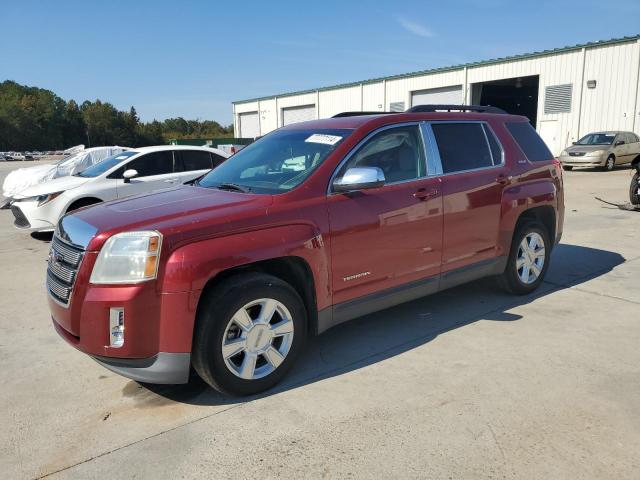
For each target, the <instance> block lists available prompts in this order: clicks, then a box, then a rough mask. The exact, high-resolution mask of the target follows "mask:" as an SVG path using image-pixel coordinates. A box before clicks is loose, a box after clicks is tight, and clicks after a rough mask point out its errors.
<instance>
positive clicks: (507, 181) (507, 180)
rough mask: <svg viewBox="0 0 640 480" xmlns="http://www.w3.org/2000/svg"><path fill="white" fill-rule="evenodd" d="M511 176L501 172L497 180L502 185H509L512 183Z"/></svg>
mask: <svg viewBox="0 0 640 480" xmlns="http://www.w3.org/2000/svg"><path fill="white" fill-rule="evenodd" d="M511 178H512V177H510V176H509V177H507V176H506V175H505V174H503V173H501V174H500V175H498V178H496V182H497V183H499V184H500V185H508V184H510V183H511Z"/></svg>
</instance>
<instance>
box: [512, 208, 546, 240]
mask: <svg viewBox="0 0 640 480" xmlns="http://www.w3.org/2000/svg"><path fill="white" fill-rule="evenodd" d="M531 220H532V221H537V222H539V223H541V224H542V225H543V226H544V227H545V229H546V230H547V233H548V234H549V240H550V241H551V245H550V248H553V245H554V243H555V242H554V240H555V238H556V211H555V209H554V208H553V207H552V206H551V205H542V206H539V207H533V208H529V209H527V210H525V211H524V212H522V213H521V214H520V216H519V217H518V220H517V221H516V226H515V229H514V232H515V231H516V230H517V229H518V227H519V226H520V225H522V224H523V223H524V222H526V221H531Z"/></svg>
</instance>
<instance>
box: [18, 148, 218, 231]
mask: <svg viewBox="0 0 640 480" xmlns="http://www.w3.org/2000/svg"><path fill="white" fill-rule="evenodd" d="M228 157H229V155H228V154H227V153H225V152H223V151H222V150H218V149H216V148H205V147H193V146H187V145H162V146H155V147H142V148H134V149H132V150H127V151H125V152H122V153H119V154H117V155H113V156H112V157H109V158H107V159H105V160H103V161H102V162H100V163H98V164H96V165H93V166H91V167H89V168H87V169H86V170H83V171H82V172H80V173H78V174H76V175H72V176H68V177H61V178H55V179H53V180H50V181H48V182H45V183H42V184H40V185H34V186H32V187H29V188H27V189H26V190H23V191H21V192H20V193H19V194H17V195H15V196H14V201H13V203H12V205H11V211H12V212H13V216H14V217H15V222H14V225H15V226H16V227H18V228H21V229H25V230H32V231H42V232H44V231H52V230H54V229H55V226H56V224H57V222H58V220H59V219H60V217H62V216H63V215H64V214H66V213H68V212H70V211H73V210H76V209H78V208H81V207H86V206H88V205H92V204H94V203H100V202H106V201H108V200H115V199H118V198H124V197H128V196H131V195H137V194H141V193H145V192H149V191H153V190H159V189H162V188H169V187H171V186H174V185H179V184H183V183H186V182H188V181H190V180H194V179H196V178H198V177H200V176H202V175H204V174H205V173H206V172H208V171H209V170H211V169H212V168H215V167H217V166H218V165H219V164H220V163H222V162H223V161H224V160H226V159H227V158H228Z"/></svg>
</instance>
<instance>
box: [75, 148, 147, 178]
mask: <svg viewBox="0 0 640 480" xmlns="http://www.w3.org/2000/svg"><path fill="white" fill-rule="evenodd" d="M138 153H139V152H134V151H128V152H122V153H117V154H116V155H112V156H110V157H107V158H105V159H104V160H102V161H101V162H100V163H96V164H95V165H91V166H90V167H89V168H87V169H86V170H83V171H82V172H80V173H76V175H75V176H77V177H90V178H92V177H99V176H100V175H102V174H103V173H104V172H107V171H109V170H111V169H112V168H113V167H115V166H116V165H118V164H120V163H122V161H123V160H126V159H127V158H129V157H132V156H134V155H137V154H138Z"/></svg>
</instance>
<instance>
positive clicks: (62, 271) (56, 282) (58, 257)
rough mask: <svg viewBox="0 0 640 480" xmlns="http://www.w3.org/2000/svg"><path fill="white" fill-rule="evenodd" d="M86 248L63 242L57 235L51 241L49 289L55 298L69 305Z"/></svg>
mask: <svg viewBox="0 0 640 480" xmlns="http://www.w3.org/2000/svg"><path fill="white" fill-rule="evenodd" d="M83 255H84V250H82V249H81V248H79V247H76V246H73V245H69V244H68V243H65V242H63V241H62V240H60V239H59V238H58V237H57V236H54V237H53V240H52V241H51V250H50V252H49V262H48V267H47V290H48V292H49V295H51V296H52V297H53V298H54V299H55V300H57V301H58V302H59V303H61V304H63V305H65V306H66V305H68V304H69V301H70V300H71V293H72V292H73V285H74V283H75V281H76V274H77V273H78V269H79V268H80V263H81V262H82V256H83Z"/></svg>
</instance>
